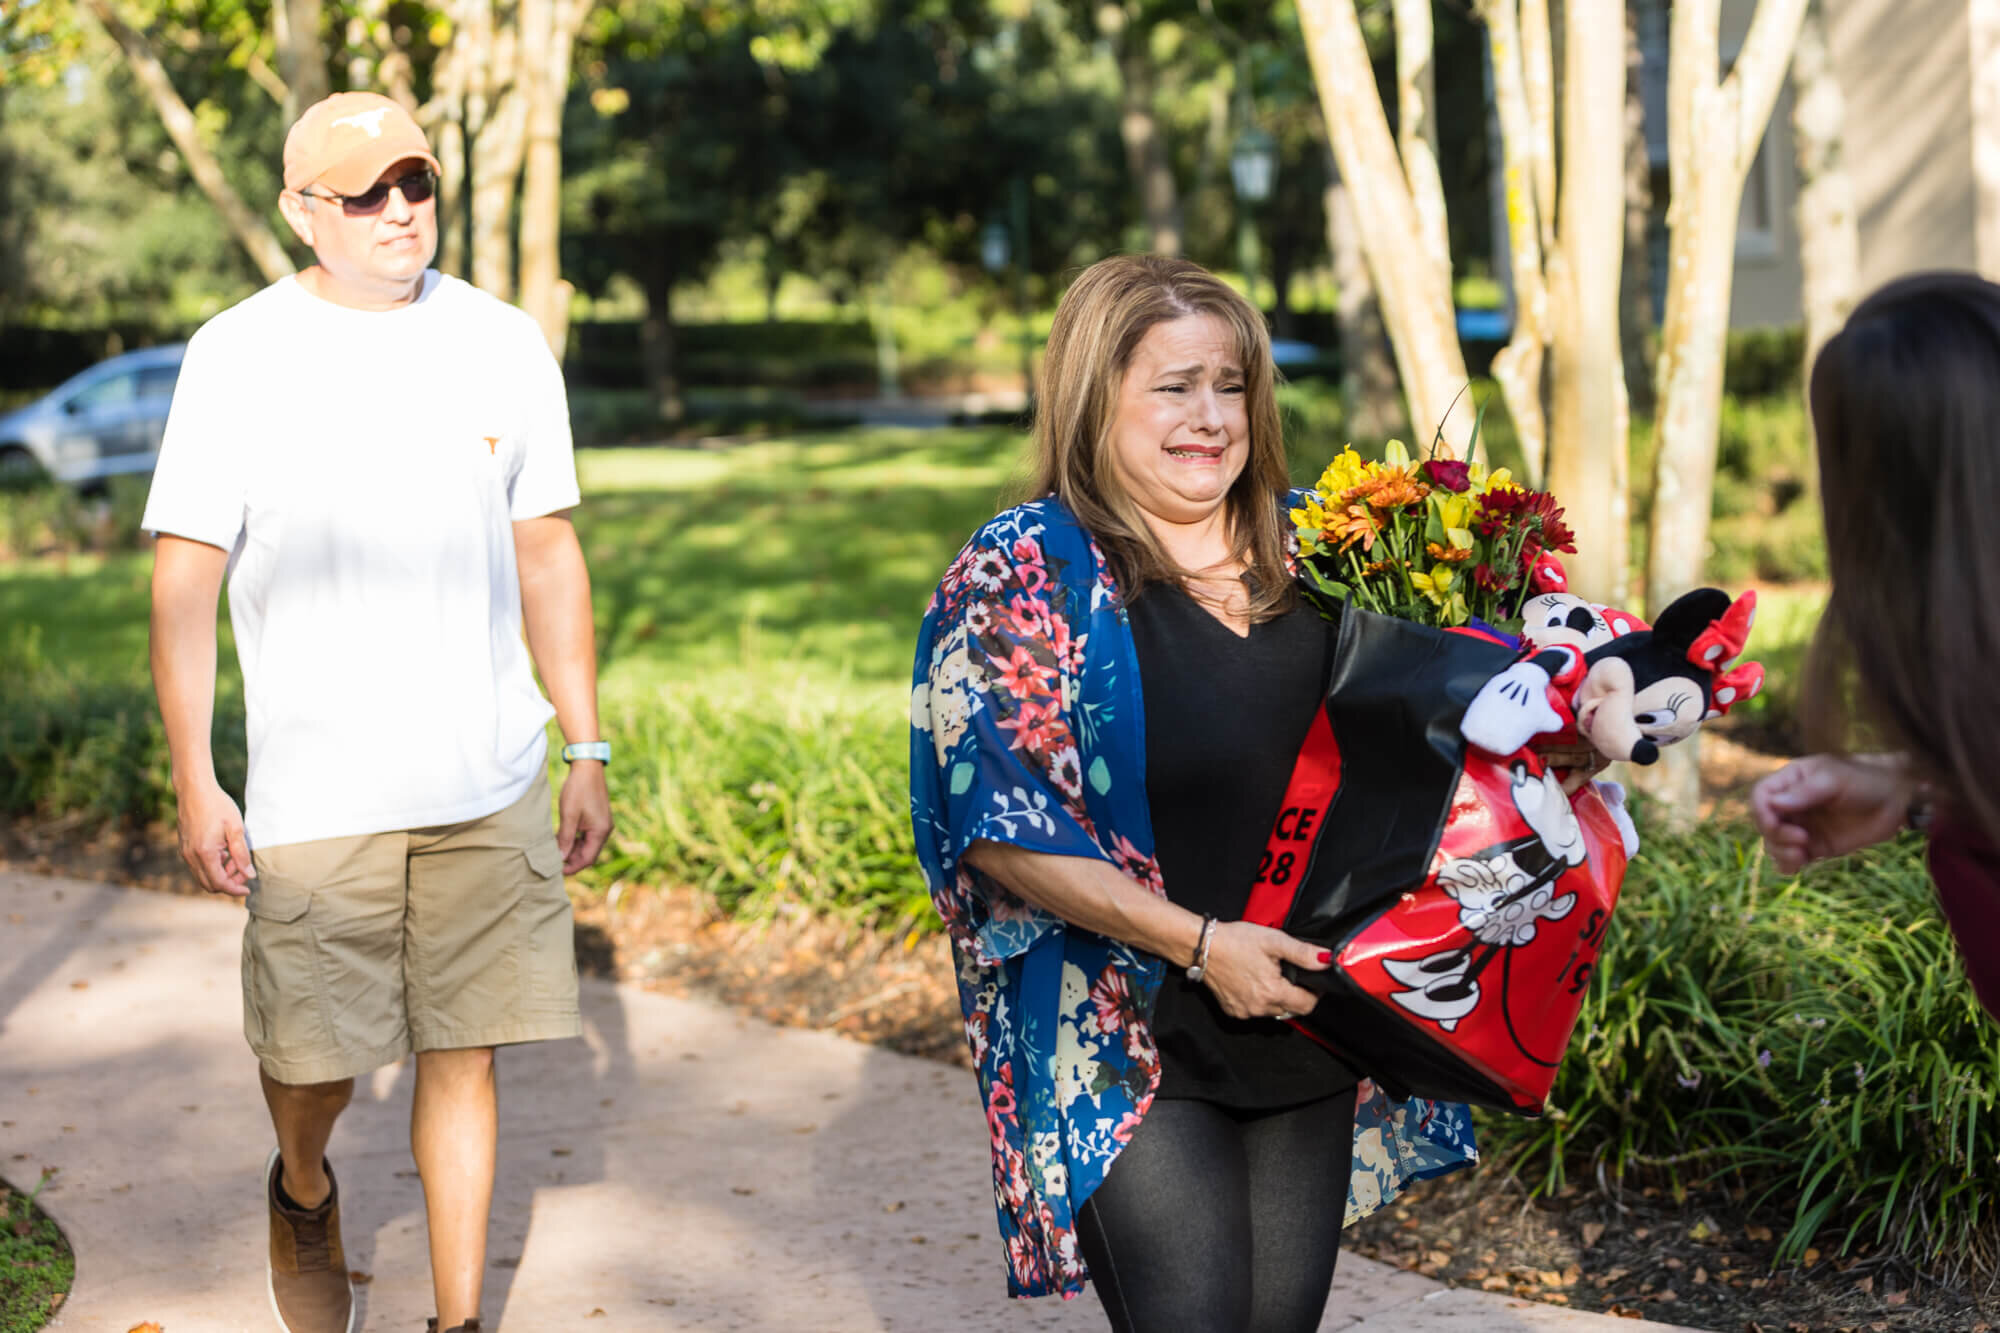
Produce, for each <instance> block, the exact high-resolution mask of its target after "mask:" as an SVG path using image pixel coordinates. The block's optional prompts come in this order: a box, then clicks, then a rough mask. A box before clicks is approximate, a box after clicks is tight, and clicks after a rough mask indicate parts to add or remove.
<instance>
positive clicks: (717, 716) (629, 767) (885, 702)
mask: <svg viewBox="0 0 2000 1333" xmlns="http://www.w3.org/2000/svg"><path fill="white" fill-rule="evenodd" d="M897 693H899V692H886V691H883V690H880V689H874V690H866V691H861V692H858V693H853V692H849V691H846V690H832V691H829V690H828V689H826V688H825V687H824V686H818V685H815V684H814V683H813V682H811V681H809V680H806V679H800V680H798V681H795V682H790V683H786V684H773V683H762V684H755V685H753V684H751V683H749V682H748V681H746V680H744V679H740V678H739V679H737V680H735V681H731V682H727V683H724V684H721V685H685V686H661V687H659V688H658V689H656V690H653V691H649V692H645V693H641V694H638V695H635V696H634V697H632V698H630V699H627V700H625V701H623V702H622V703H621V704H619V705H615V706H613V707H612V708H610V709H607V711H606V725H607V727H608V728H609V733H610V734H612V735H615V736H617V737H618V743H619V750H620V754H619V759H618V762H617V763H616V764H614V765H613V766H612V768H611V778H612V802H613V806H614V808H615V809H616V810H617V811H618V821H619V822H618V830H617V833H616V835H615V836H614V838H613V842H612V845H611V846H610V847H609V848H608V849H607V850H606V852H605V855H604V857H603V859H602V860H601V861H600V862H599V863H598V865H597V867H596V868H595V869H593V870H592V871H591V872H590V874H589V875H588V876H587V877H586V882H587V883H589V884H592V885H598V886H602V885H606V884H609V883H610V882H611V881H613V880H618V879H629V880H637V881H640V882H644V883H661V882H665V883H677V884H691V885H695V886H697V887H699V888H701V889H702V890H704V891H705V892H707V893H708V894H710V895H711V896H712V897H713V898H714V900H715V902H716V903H717V905H718V906H720V907H721V908H722V909H723V910H725V911H729V912H734V913H742V914H746V915H759V914H765V913H770V912H773V911H777V910H780V909H781V908H784V907H786V906H788V905H798V906H803V907H804V908H806V909H808V910H810V911H813V912H818V913H832V914H835V915H840V916H846V917H851V918H860V919H864V920H867V921H869V922H871V923H873V924H876V925H882V926H889V927H898V926H901V927H906V928H911V929H914V930H917V931H919V932H928V931H930V930H933V929H936V928H937V921H936V918H935V917H934V916H932V914H931V912H930V908H929V903H930V900H929V896H928V894H927V893H926V891H925V888H924V882H923V878H922V876H921V875H920V874H919V873H918V871H917V867H916V853H915V850H914V847H913V845H912V842H911V834H910V814H909V803H910V801H909V778H908V772H909V768H908V762H907V758H906V756H907V753H908V744H909V740H908V737H909V732H908V728H907V724H906V723H905V722H904V721H903V716H904V714H905V712H906V711H907V709H906V708H899V707H898V706H897Z"/></svg>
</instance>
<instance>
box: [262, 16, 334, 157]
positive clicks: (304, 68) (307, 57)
mask: <svg viewBox="0 0 2000 1333" xmlns="http://www.w3.org/2000/svg"><path fill="white" fill-rule="evenodd" d="M321 21H322V10H321V7H320V0H275V3H273V4H272V6H271V44H272V45H273V46H275V47H276V48H277V55H278V77H279V78H280V79H282V80H284V84H285V97H284V108H285V125H286V127H287V128H290V126H291V124H292V122H294V121H296V120H297V119H298V118H299V113H300V112H302V111H304V110H305V109H306V108H307V107H309V106H311V105H312V104H313V103H315V102H318V101H320V100H321V99H323V98H324V97H325V96H326V94H327V80H326V50H325V48H324V47H323V46H322V45H321V44H320V24H321Z"/></svg>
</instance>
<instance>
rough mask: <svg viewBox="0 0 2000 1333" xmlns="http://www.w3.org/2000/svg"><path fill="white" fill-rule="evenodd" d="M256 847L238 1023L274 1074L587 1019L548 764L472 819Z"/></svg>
mask: <svg viewBox="0 0 2000 1333" xmlns="http://www.w3.org/2000/svg"><path fill="white" fill-rule="evenodd" d="M251 859H252V861H254V862H255V864H256V870H257V878H256V880H255V881H254V882H253V883H252V885H251V888H250V900H249V918H248V920H247V921H246V922H245V924H244V927H243V1034H244V1036H245V1037H247V1038H248V1039H249V1041H250V1049H251V1050H252V1051H255V1052H256V1054H257V1060H258V1063H259V1064H261V1065H262V1066H263V1068H264V1072H265V1073H266V1074H268V1075H270V1076H271V1077H272V1078H273V1079H276V1080H277V1081H278V1082H280V1083H328V1082H332V1081H334V1080H336V1079H343V1078H351V1077H353V1076H354V1075H356V1074H363V1073H366V1072H368V1071H369V1070H371V1069H376V1068H379V1067H381V1066H382V1065H385V1064H392V1063H394V1062H395V1061H397V1060H401V1059H402V1058H403V1057H404V1056H407V1055H409V1054H410V1053H411V1052H413V1051H430V1050H448V1049H454V1048H458V1047H466V1046H502V1045H506V1044H508V1043H510V1042H523V1041H545V1040H548V1039H550V1038H555V1037H574V1036H578V1035H580V1034H581V1033H582V1030H583V1026H582V1021H581V1018H580V1016H579V1014H578V1012H577V999H576V948H575V943H574V939H573V935H572V926H571V921H570V907H569V896H568V894H567V893H566V892H564V889H563V876H562V855H561V853H560V852H558V851H557V849H556V838H555V831H554V829H553V828H552V827H551V826H550V819H549V784H548V778H547V776H546V775H540V776H537V777H536V779H535V784H534V786H533V787H531V788H530V789H529V790H528V794H527V795H526V796H523V797H522V798H521V799H520V800H518V801H516V802H515V803H514V804H513V805H511V806H509V807H507V808H506V809H505V810H501V811H499V812H498V813H496V814H491V815H487V816H485V817H483V818H480V819H474V820H468V821H466V822H465V823H462V824H448V825H445V826H443V827H440V828H426V829H413V830H410V831H408V832H402V833H371V834H365V835H362V836H360V837H352V838H326V839H322V840H320V841H316V842H300V843H290V844H287V845H285V846H282V847H273V848H270V849H269V850H267V851H258V852H254V853H253V854H252V857H251Z"/></svg>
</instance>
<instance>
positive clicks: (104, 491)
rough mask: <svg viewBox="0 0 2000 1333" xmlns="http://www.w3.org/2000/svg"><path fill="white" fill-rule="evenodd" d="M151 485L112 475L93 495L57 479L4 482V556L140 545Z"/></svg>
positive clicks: (0, 490) (0, 497)
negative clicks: (12, 484)
mask: <svg viewBox="0 0 2000 1333" xmlns="http://www.w3.org/2000/svg"><path fill="white" fill-rule="evenodd" d="M149 485H150V482H149V480H148V479H147V478H145V477H113V478H112V479H111V480H110V481H109V482H107V483H106V484H105V485H104V486H103V487H102V488H101V489H99V490H97V491H96V492H95V493H93V494H90V495H84V494H82V493H80V492H78V491H76V490H74V489H72V488H71V487H68V486H64V485H60V484H58V483H55V482H36V483H34V484H33V485H30V486H26V487H21V488H5V487H0V559H8V558H15V559H18V558H20V557H24V556H34V555H76V554H81V553H84V552H108V551H134V550H138V549H139V548H140V546H141V545H142V544H143V543H144V541H145V537H144V534H142V533H141V532H140V531H139V520H140V518H141V517H142V516H143V515H144V513H145V510H146V492H147V489H148V487H149Z"/></svg>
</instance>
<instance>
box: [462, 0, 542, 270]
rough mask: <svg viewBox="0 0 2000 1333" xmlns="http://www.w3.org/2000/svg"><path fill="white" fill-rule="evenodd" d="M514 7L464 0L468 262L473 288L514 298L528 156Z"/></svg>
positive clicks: (524, 103) (476, 0)
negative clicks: (517, 208)
mask: <svg viewBox="0 0 2000 1333" xmlns="http://www.w3.org/2000/svg"><path fill="white" fill-rule="evenodd" d="M513 15H514V11H513V9H512V7H511V6H510V7H506V8H502V9H501V10H499V11H497V12H496V10H495V6H494V0H461V4H460V29H459V32H458V35H457V36H456V37H455V38H454V40H453V46H454V48H456V47H457V46H458V44H459V43H461V42H462V43H464V47H465V54H464V66H463V73H464V79H465V82H464V93H465V136H466V155H467V164H466V165H467V172H468V174H469V176H470V177H471V180H470V182H469V184H468V185H467V187H466V190H465V195H466V208H467V210H468V212H469V214H470V216H469V219H468V222H467V226H466V231H467V236H468V240H469V244H470V248H471V251H472V253H471V254H470V255H469V256H467V262H468V264H469V266H470V269H471V273H472V281H473V284H474V285H475V286H477V287H479V288H480V289H482V290H484V291H486V292H489V293H491V294H492V295H494V296H497V297H499V298H500V299H501V300H503V301H512V300H513V299H514V202H515V198H516V195H517V192H518V188H519V185H520V179H521V163H522V158H523V157H524V155H525V153H526V150H527V119H528V117H527V112H528V108H527V98H526V95H525V93H524V91H523V89H522V88H521V86H520V77H519V71H520V66H521V52H520V49H519V48H520V34H519V31H518V30H517V28H516V26H515V25H514V23H513V22H512V18H513Z"/></svg>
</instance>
